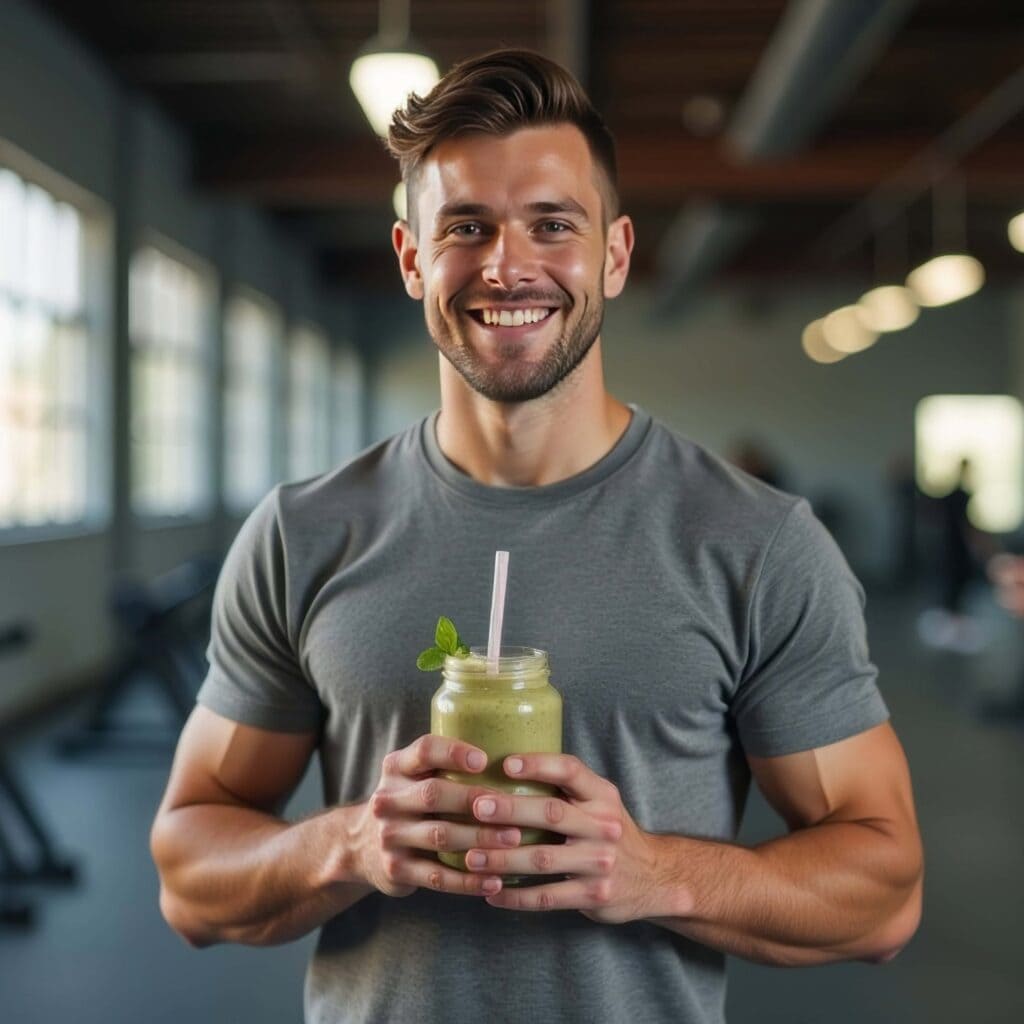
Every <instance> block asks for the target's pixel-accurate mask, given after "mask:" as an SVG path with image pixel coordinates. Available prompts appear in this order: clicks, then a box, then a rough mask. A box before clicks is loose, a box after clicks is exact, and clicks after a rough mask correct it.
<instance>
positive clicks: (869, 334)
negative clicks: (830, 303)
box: [821, 306, 878, 354]
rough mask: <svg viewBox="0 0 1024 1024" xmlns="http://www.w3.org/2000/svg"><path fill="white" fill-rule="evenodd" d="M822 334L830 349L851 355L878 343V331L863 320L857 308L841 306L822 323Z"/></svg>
mask: <svg viewBox="0 0 1024 1024" xmlns="http://www.w3.org/2000/svg"><path fill="white" fill-rule="evenodd" d="M821 332H822V334H824V336H825V341H826V343H827V344H828V346H829V348H832V349H835V351H836V352H844V353H846V354H850V353H852V352H863V351H864V349H866V348H871V346H872V345H874V343H875V342H876V341H878V331H876V330H874V329H873V328H871V327H869V326H868V325H867V324H866V323H865V322H864V321H863V320H862V319H861V314H860V309H859V307H857V306H840V307H839V309H836V310H833V311H832V312H831V313H829V315H828V316H827V317H825V318H824V319H823V320H822V321H821Z"/></svg>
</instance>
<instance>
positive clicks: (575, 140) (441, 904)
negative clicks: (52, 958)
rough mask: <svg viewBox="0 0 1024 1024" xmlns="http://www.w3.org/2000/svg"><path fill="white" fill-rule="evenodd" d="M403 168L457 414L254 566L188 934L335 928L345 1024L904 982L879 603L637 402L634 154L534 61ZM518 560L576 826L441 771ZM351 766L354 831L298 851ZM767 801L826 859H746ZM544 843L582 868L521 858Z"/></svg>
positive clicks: (185, 914) (326, 490)
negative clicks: (317, 787)
mask: <svg viewBox="0 0 1024 1024" xmlns="http://www.w3.org/2000/svg"><path fill="white" fill-rule="evenodd" d="M389 144H390V147H391V150H392V152H393V153H394V154H395V155H396V156H397V157H398V158H399V160H400V161H401V166H402V176H403V179H404V181H405V182H406V186H407V190H408V197H409V220H408V222H400V223H398V224H397V225H396V226H395V228H394V233H393V243H394V247H395V250H396V253H397V256H398V262H399V267H400V271H401V275H402V280H403V282H404V285H405V289H406V292H407V293H408V294H409V295H410V296H411V297H412V298H413V299H415V300H417V301H420V302H422V303H423V308H424V313H425V319H426V325H427V330H428V332H429V334H430V337H431V338H432V340H433V342H434V344H435V345H436V347H437V349H438V360H439V368H440V385H441V408H440V410H439V411H438V412H437V413H435V414H432V415H431V416H428V417H427V418H426V419H424V420H422V421H421V422H419V423H417V424H414V425H413V426H412V427H410V428H409V429H408V430H406V431H404V432H403V433H401V434H399V435H397V436H396V437H393V438H390V439H389V440H387V441H385V442H383V443H381V444H379V445H376V446H375V447H373V448H371V449H370V450H369V451H367V452H366V453H364V454H362V455H360V456H359V457H357V458H356V459H354V460H353V461H352V462H350V463H348V464H347V465H345V466H342V467H340V468H339V469H337V470H335V471H334V472H332V473H328V474H325V475H324V476H321V477H318V478H316V479H314V480H310V481H303V482H301V483H297V484H290V485H287V486H283V487H279V488H276V489H275V490H274V492H273V493H272V494H271V495H269V496H268V497H267V498H266V499H265V500H264V501H263V502H262V503H261V504H260V506H259V507H258V508H257V509H256V510H255V512H254V513H253V514H252V516H250V518H249V520H248V521H247V522H246V524H245V526H244V527H243V529H242V531H241V532H240V534H239V536H238V538H237V539H236V541H235V543H234V545H233V546H232V549H231V552H230V554H229V556H228V559H227V562H226V564H225V568H224V571H223V573H222V576H221V580H220V582H219V584H218V589H217V597H216V601H215V609H214V618H213V634H212V639H211V644H210V650H209V656H210V672H209V675H208V677H207V679H206V681H205V683H204V685H203V688H202V690H201V692H200V694H199V706H198V707H197V708H196V710H195V712H194V713H193V715H192V717H191V718H190V720H189V723H188V724H187V726H186V728H185V731H184V733H183V735H182V738H181V741H180V745H179V751H178V755H177V757H176V759H175V765H174V769H173V771H172V774H171V779H170V783H169V785H168V788H167V793H166V795H165V797H164V800H163V803H162V805H161V808H160V810H159V812H158V814H157V819H156V822H155V823H154V827H153V834H152V849H153V854H154V857H155V859H156V862H157V865H158V868H159V871H160V878H161V907H162V909H163V912H164V914H165V916H166V918H167V920H168V921H169V922H170V923H171V925H172V926H173V927H174V928H175V929H176V930H177V931H178V932H180V933H181V934H182V935H183V936H184V937H185V938H186V939H187V940H188V941H189V942H190V943H192V944H193V945H196V946H205V945H209V944H211V943H215V942H243V943H250V944H257V945H269V944H274V943H280V942H286V941H289V940H290V939H294V938H296V937H298V936H300V935H303V934H306V933H307V932H309V931H311V930H312V929H315V928H318V927H319V928H321V932H320V938H319V942H318V945H317V948H316V952H315V954H314V956H313V959H312V961H311V963H310V968H309V973H308V976H307V982H306V999H305V1007H306V1019H307V1020H308V1021H313V1022H318V1024H319V1022H328V1021H330V1022H341V1021H344V1022H374V1024H376V1022H383V1021H398V1022H404V1021H417V1022H419V1021H423V1022H438V1024H440V1022H445V1024H447V1022H449V1021H452V1020H463V1019H473V1018H476V1017H481V1018H483V1019H485V1020H488V1021H490V1022H502V1021H519V1020H526V1019H528V1020H537V1021H545V1022H546V1021H558V1022H580V1024H584V1022H585V1024H592V1022H594V1021H609V1022H619V1021H627V1020H628V1021H631V1022H637V1024H640V1022H652V1024H655V1022H665V1024H668V1022H671V1024H680V1022H682V1024H709V1022H721V1021H722V1020H723V1019H724V996H725V954H726V953H733V954H736V955H738V956H743V957H747V958H750V959H753V960H757V961H760V962H764V963H770V964H786V965H797V964H818V963H826V962H829V961H834V960H843V959H859V960H864V961H868V962H873V963H874V962H882V961H885V960H888V959H891V958H892V957H893V956H895V955H896V953H897V952H898V951H899V949H900V948H901V947H902V946H903V945H904V944H905V943H906V942H907V941H909V939H910V937H911V936H912V934H913V932H914V931H915V929H916V927H917V922H918V919H919V916H920V906H921V875H922V868H921V847H920V840H919V836H918V831H917V825H916V821H915V815H914V809H913V799H912V795H911V787H910V779H909V774H908V770H907V765H906V761H905V758H904V756H903V753H902V749H901V747H900V744H899V741H898V740H897V738H896V735H895V733H894V731H893V729H892V727H891V725H890V724H889V722H888V713H887V711H886V708H885V705H884V703H883V701H882V699H881V697H880V695H879V692H878V689H877V686H876V682H875V675H876V673H875V669H874V666H873V665H872V664H871V662H870V660H869V657H868V652H867V645H866V639H865V629H864V621H863V614H862V606H863V593H862V591H861V589H860V586H859V584H858V583H857V581H856V580H855V579H854V577H853V576H852V575H851V573H850V571H849V569H848V567H847V566H846V563H845V562H844V561H843V559H842V556H841V555H840V554H839V552H838V550H837V549H836V547H835V545H834V544H833V543H832V541H831V539H830V538H829V537H828V535H827V533H826V532H825V531H824V530H823V529H822V527H821V526H820V524H819V523H818V522H817V521H816V520H815V519H814V517H813V515H812V514H811V512H810V510H809V508H808V506H807V504H806V503H805V502H803V501H801V500H798V499H796V498H793V497H791V496H789V495H786V494H783V493H781V492H779V491H777V490H774V489H772V488H769V487H767V486H765V485H763V484H761V483H759V482H757V481H755V480H754V479H752V478H750V477H748V476H746V475H745V474H743V473H741V472H739V471H738V470H736V469H733V468H731V467H729V466H727V465H726V464H725V463H723V462H722V461H721V460H719V459H717V458H715V457H714V456H713V455H711V454H709V453H708V452H706V451H704V450H703V449H701V448H700V447H699V446H697V445H695V444H693V443H692V442H689V441H687V440H685V439H683V438H681V437H679V436H677V435H676V434H674V433H672V432H671V431H669V430H668V429H666V428H665V427H664V426H662V425H661V424H659V423H657V422H656V421H655V420H653V419H652V417H651V416H650V415H649V414H647V413H646V412H645V411H644V410H643V409H642V408H640V407H639V406H636V405H627V404H624V403H622V402H620V401H619V400H617V399H616V398H614V397H613V396H612V395H611V394H609V393H608V391H607V390H606V388H605V383H604V376H603V371H602V352H601V345H602V341H601V329H602V323H603V313H604V302H605V300H606V299H612V298H614V297H615V296H616V295H618V294H619V293H620V292H621V291H622V288H623V287H624V285H625V283H626V278H627V275H628V271H629V260H630V253H631V250H632V246H633V229H632V225H631V222H630V220H629V218H628V217H626V216H622V215H620V213H619V209H618V199H617V191H616V169H615V149H614V143H613V141H612V138H611V135H610V134H609V132H608V130H607V128H606V127H605V125H604V123H603V122H602V120H601V118H600V117H599V116H598V114H597V113H596V112H595V111H594V109H593V107H592V106H591V105H590V103H589V101H588V100H587V98H586V96H585V95H584V94H583V92H582V90H581V89H580V88H579V85H578V84H577V83H576V82H575V81H574V80H573V79H572V77H571V76H570V75H568V73H567V72H565V71H564V70H563V69H562V68H560V67H558V66H557V65H556V64H553V63H552V62H550V61H548V60H546V59H544V58H542V57H539V56H537V55H535V54H530V53H525V52H520V51H500V52H497V53H493V54H488V55H486V56H484V57H480V58H477V59H474V60H471V61H467V62H465V63H463V64H461V65H459V66H457V67H455V68H453V69H452V71H450V72H449V73H448V75H446V76H445V78H444V79H443V80H442V81H441V82H440V84H439V85H438V86H437V87H436V88H435V89H434V90H433V91H432V92H431V93H430V94H429V95H428V96H426V97H423V98H420V97H410V100H409V102H408V105H407V106H406V108H405V109H404V110H401V111H399V112H397V113H396V115H395V119H394V124H393V126H392V131H391V135H390V139H389ZM616 343H618V344H628V339H618V340H617V342H616ZM496 548H508V549H509V550H510V552H511V559H512V562H511V564H512V567H513V568H512V577H511V581H510V589H509V599H508V612H507V615H508V618H507V627H506V635H509V636H514V637H518V638H522V639H525V640H529V641H530V642H531V643H534V644H536V645H537V646H540V647H543V648H546V649H548V650H549V651H550V652H551V659H552V664H553V668H554V681H555V684H556V686H557V687H558V689H559V690H560V691H561V693H562V695H563V697H564V699H565V741H566V749H567V750H568V751H570V752H571V753H568V754H565V755H540V754H535V753H529V752H523V753H522V754H521V755H518V756H516V755H514V756H510V757H509V758H507V759H505V761H504V762H503V764H502V769H503V770H504V771H505V773H506V774H507V775H508V776H509V777H510V778H520V779H531V780H538V781H542V782H547V783H551V784H553V785H555V786H556V787H558V791H559V793H560V796H557V797H552V798H536V797H511V796H508V795H504V794H495V793H493V792H491V791H488V790H486V789H485V788H484V787H482V786H467V785H460V784H458V783H455V782H452V781H449V780H447V779H445V778H443V777H441V776H440V774H439V773H441V772H443V771H459V772H470V773H479V772H480V771H482V770H483V768H484V767H485V765H486V756H485V754H484V752H483V751H480V750H476V749H474V748H472V747H470V746H468V745H467V744H464V743H460V742H457V741H450V740H442V739H441V738H440V737H435V736H430V735H428V734H426V733H427V730H426V726H427V723H428V721H429V697H430V693H429V690H430V688H429V687H424V685H423V681H422V678H421V677H420V674H419V673H418V672H417V670H416V668H415V658H416V654H417V652H418V651H419V650H420V649H421V648H422V646H423V645H424V642H425V641H426V640H427V639H428V638H429V636H430V635H431V633H432V631H433V623H434V622H435V621H436V619H437V616H438V614H441V613H444V614H448V615H450V616H451V617H452V618H454V620H455V621H456V622H458V623H459V624H460V626H461V627H462V628H463V629H464V630H465V631H466V632H467V633H469V632H470V631H473V632H474V633H475V634H476V635H475V636H473V637H472V639H476V638H477V637H479V638H480V639H482V637H483V633H484V631H485V630H486V600H487V595H488V592H489V589H488V588H489V576H488V574H489V569H490V565H491V560H492V557H493V552H494V550H495V549H496ZM315 751H318V752H319V755H320V761H321V771H322V778H323V786H324V795H325V802H326V804H327V808H326V809H325V810H324V811H323V812H322V813H319V814H317V815H314V816H312V817H310V818H307V819H305V820H303V821H299V822H288V821H286V820H284V819H282V818H281V817H280V811H281V808H282V805H283V803H284V801H285V800H286V798H287V797H288V795H289V794H290V793H291V791H292V790H293V789H294V787H295V785H296V784H297V782H298V781H299V779H300V778H301V777H302V774H303V772H304V771H305V769H306V767H307V765H308V763H309V759H310V757H311V756H312V754H313V753H314V752H315ZM752 778H753V779H754V780H756V782H757V784H758V786H759V787H760V789H761V791H762V792H763V793H764V795H765V797H766V798H767V799H768V801H769V802H770V803H771V804H772V805H773V806H774V807H775V808H776V809H777V810H778V812H779V814H780V815H781V816H782V818H783V819H784V820H785V822H786V824H787V826H788V829H789V831H788V834H787V835H785V836H782V837H780V838H778V839H775V840H772V841H770V842H766V843H763V844H761V845H759V846H756V847H744V846H742V845H739V844H737V843H736V841H735V839H736V834H737V830H738V828H739V823H740V819H741V817H742V813H743V806H744V803H745V800H746V796H747V793H748V789H749V785H750V782H751V779H752ZM528 827H542V828H544V829H547V830H548V831H550V832H554V833H556V834H558V835H559V837H560V841H559V842H556V843H551V844H541V845H536V846H520V839H521V836H522V831H521V830H522V829H523V828H528ZM438 851H465V852H466V862H467V864H468V865H469V866H470V869H471V870H468V871H466V872H461V871H458V870H455V869H453V868H450V867H447V866H446V865H444V864H442V863H440V862H439V861H438V859H437V856H436V854H437V852H438ZM508 875H516V876H522V875H537V876H554V878H551V877H546V878H543V879H538V884H536V885H533V886H526V887H518V888H517V887H512V886H505V885H504V884H503V878H504V877H505V876H508Z"/></svg>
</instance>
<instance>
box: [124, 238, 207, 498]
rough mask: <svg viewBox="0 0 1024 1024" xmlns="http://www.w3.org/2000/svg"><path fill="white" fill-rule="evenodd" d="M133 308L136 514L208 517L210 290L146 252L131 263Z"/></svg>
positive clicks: (173, 263)
mask: <svg viewBox="0 0 1024 1024" xmlns="http://www.w3.org/2000/svg"><path fill="white" fill-rule="evenodd" d="M128 303H129V324H130V327H129V331H130V334H131V388H132V401H131V410H132V412H131V420H132V426H131V458H132V487H131V491H132V509H133V511H135V512H136V513H137V514H139V515H150V516H152V515H159V516H178V515H199V514H202V513H204V512H208V511H209V509H210V505H211V477H210V474H211V466H210V456H209V441H208V438H209V434H210V416H209V409H210V361H209V346H208V344H207V337H206V333H205V330H204V327H205V324H206V322H207V317H208V314H209V305H210V295H209V290H208V288H206V287H204V283H203V279H202V277H201V276H200V274H199V273H198V272H197V271H196V270H194V269H193V268H192V267H190V266H188V265H186V264H185V263H182V262H179V261H178V260H176V259H171V258H170V257H169V256H167V255H165V254H164V253H163V252H161V251H160V250H158V249H155V248H152V247H147V248H144V249H141V250H140V251H139V252H138V253H136V255H135V257H134V258H133V260H132V265H131V272H130V287H129V299H128Z"/></svg>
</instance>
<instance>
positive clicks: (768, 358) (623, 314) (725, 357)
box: [371, 280, 1020, 579]
mask: <svg viewBox="0 0 1024 1024" xmlns="http://www.w3.org/2000/svg"><path fill="white" fill-rule="evenodd" d="M399 287H400V286H399V284H398V281H397V280H396V282H395V289H396V293H397V292H398V290H399ZM863 290H864V289H863V287H859V286H858V283H857V282H851V283H850V284H849V285H834V286H831V287H821V286H816V287H813V288H812V287H808V285H807V284H804V285H802V286H799V287H798V286H790V287H784V286H780V285H773V286H764V285H762V286H758V287H753V286H740V285H734V286H729V287H725V286H723V287H720V288H717V289H714V290H713V291H711V292H710V293H709V294H708V295H707V296H706V297H705V298H703V299H702V300H701V301H700V302H699V303H697V304H695V305H694V306H693V307H692V308H691V309H689V310H687V311H686V312H684V313H681V314H679V315H677V316H674V317H671V318H667V319H656V318H655V317H653V316H652V315H651V313H650V309H651V296H650V294H649V293H648V291H647V290H646V289H645V288H644V287H643V286H642V285H640V284H636V283H634V284H631V285H630V286H629V287H628V288H627V290H626V292H625V294H624V295H623V296H622V297H621V298H619V299H617V300H615V301H614V302H612V303H609V304H608V306H607V307H606V318H605V327H604V331H603V347H604V352H605V372H606V377H607V384H608V388H609V390H610V391H611V392H612V393H613V394H615V395H616V396H618V397H619V398H621V399H622V400H623V401H627V402H635V403H638V404H640V405H642V406H644V407H645V408H646V409H647V410H648V411H650V412H651V413H653V414H654V415H655V416H657V417H659V418H660V419H661V420H662V421H663V422H665V423H666V424H668V425H669V426H670V427H672V428H673V429H675V430H677V431H679V432H680V433H682V434H684V435H686V436H687V437H690V438H692V439H693V440H695V441H697V442H699V443H701V444H704V445H706V446H708V447H710V448H711V449H713V450H715V451H717V452H719V453H722V454H725V453H726V452H727V451H728V449H729V448H730V446H731V444H732V443H733V442H734V441H735V440H736V439H738V438H740V437H748V436H750V437H756V438H758V439H760V440H762V441H763V442H764V443H765V444H766V445H767V446H768V448H769V449H770V450H771V451H772V452H774V453H775V454H776V455H777V456H778V458H779V459H780V460H781V462H782V463H783V466H784V468H785V470H786V471H787V478H788V482H789V487H790V489H791V490H794V491H796V492H797V493H801V494H804V495H806V496H808V497H809V498H811V499H812V500H815V501H817V502H819V503H820V500H821V499H822V498H828V499H830V500H832V501H834V502H835V503H837V504H838V507H839V508H840V510H841V512H842V515H841V517H840V518H839V520H838V521H837V523H836V527H835V532H836V536H837V538H838V540H839V542H840V544H841V545H842V546H843V548H844V550H845V552H846V554H847V557H848V558H849V560H850V562H851V563H852V564H853V565H854V567H855V568H856V569H857V571H858V572H859V573H860V574H861V575H862V576H864V577H865V578H868V579H873V578H876V577H880V576H883V575H884V573H885V571H886V568H887V566H888V564H889V558H890V555H891V547H892V543H893V542H892V538H891V536H890V531H889V512H890V509H889V505H888V495H887V492H886V486H885V474H886V467H887V464H888V462H889V460H890V459H891V458H892V457H893V456H894V455H896V454H898V453H901V452H904V453H910V452H912V451H913V443H914V434H913V417H914V407H915V404H916V403H917V401H918V400H919V399H920V398H923V397H924V396H926V395H929V394H939V393H953V394H966V393H981V394H983V393H1007V392H1009V393H1016V387H1015V383H1014V382H1013V380H1012V379H1011V370H1010V353H1011V342H1012V339H1013V337H1014V330H1015V328H1014V326H1013V324H1014V323H1017V328H1016V330H1018V331H1019V325H1020V318H1019V313H1018V314H1017V319H1016V320H1015V318H1014V311H1015V307H1014V301H1015V296H1014V295H1013V294H1012V293H1010V292H1007V291H1005V290H1000V289H996V288H988V289H985V290H983V291H982V292H980V293H979V294H978V295H977V296H975V297H973V298H971V299H968V300H966V301H964V302H961V303H958V304H956V305H953V306H949V307H946V308H945V309H941V310H930V311H925V312H924V313H922V315H921V318H920V319H919V320H918V322H917V323H916V324H915V325H914V326H913V327H911V328H909V329H908V330H906V331H903V332H901V333H899V334H892V335H888V336H884V337H883V338H882V340H881V341H879V343H878V344H877V345H875V347H874V348H872V349H870V350H869V351H867V352H864V353H861V354H860V355H857V356H853V357H850V358H848V359H846V360H844V361H843V362H841V363H838V364H834V365H831V366H821V365H818V364H816V363H812V362H811V361H810V360H809V359H808V358H807V357H806V356H805V355H804V354H803V351H802V349H801V347H800V335H801V331H802V329H803V327H804V326H805V325H806V324H807V323H808V322H809V321H810V320H812V319H814V318H815V317H818V316H821V315H823V314H824V313H827V312H828V311H829V310H830V309H833V308H835V307H836V306H838V305H841V304H845V303H847V302H851V301H855V300H856V298H857V296H858V295H859V294H860V293H861V292H862V291H863ZM400 308H401V309H402V318H403V319H402V322H401V323H392V324H389V330H390V332H391V335H392V337H393V339H395V340H394V341H393V344H392V347H391V348H390V349H389V351H388V352H387V353H386V355H385V356H384V357H383V358H382V359H381V361H380V363H379V365H378V366H377V368H376V373H375V376H374V391H373V396H372V405H373V408H374V417H373V420H372V424H371V432H372V434H373V436H374V437H384V436H386V435H388V434H390V433H392V432H394V431H396V430H400V429H401V428H402V427H403V426H405V425H406V424H408V423H409V422H410V421H411V420H412V419H414V418H416V417H419V416H422V415H424V414H425V413H426V412H428V411H429V410H431V409H433V408H436V407H437V404H438V401H439V397H438V386H437V356H436V350H435V349H434V348H433V346H432V345H431V344H430V342H429V340H426V337H427V336H426V332H425V329H424V327H423V322H422V313H421V311H420V308H419V306H418V305H414V304H413V303H411V302H409V303H408V304H407V305H406V306H403V307H400ZM391 315H392V318H396V317H397V314H395V313H393V314H391ZM1017 344H1018V346H1019V344H1020V342H1018V343H1017Z"/></svg>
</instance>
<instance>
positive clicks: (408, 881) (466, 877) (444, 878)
mask: <svg viewBox="0 0 1024 1024" xmlns="http://www.w3.org/2000/svg"><path fill="white" fill-rule="evenodd" d="M388 878H389V880H390V881H392V882H395V883H397V884H399V885H415V886H416V887H417V888H421V889H433V890H434V891H435V892H448V893H453V894H454V895H456V896H491V895H494V894H495V893H497V892H500V891H501V884H502V883H501V879H500V878H498V877H497V876H496V875H481V874H473V873H471V872H468V871H456V870H455V869H454V868H449V867H447V866H446V865H444V864H442V863H441V862H440V861H436V860H427V859H426V858H425V857H397V858H395V862H394V864H393V865H392V866H391V868H390V871H389V874H388Z"/></svg>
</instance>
